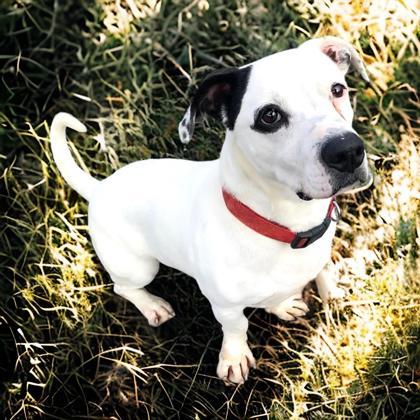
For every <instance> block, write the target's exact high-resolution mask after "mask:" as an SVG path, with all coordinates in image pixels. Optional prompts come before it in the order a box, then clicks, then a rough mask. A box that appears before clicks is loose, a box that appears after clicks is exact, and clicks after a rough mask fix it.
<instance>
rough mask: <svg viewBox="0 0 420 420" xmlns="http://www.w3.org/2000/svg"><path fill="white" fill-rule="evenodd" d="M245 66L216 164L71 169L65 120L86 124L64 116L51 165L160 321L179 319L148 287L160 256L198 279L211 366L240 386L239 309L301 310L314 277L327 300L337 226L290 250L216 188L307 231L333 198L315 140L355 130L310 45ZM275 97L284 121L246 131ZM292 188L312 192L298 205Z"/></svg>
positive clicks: (100, 244) (331, 76) (152, 319)
mask: <svg viewBox="0 0 420 420" xmlns="http://www.w3.org/2000/svg"><path fill="white" fill-rule="evenodd" d="M252 66H253V68H252V72H251V76H250V79H249V82H248V87H247V90H246V92H245V95H244V97H243V101H242V107H241V110H240V113H239V115H238V118H237V121H236V125H235V128H234V130H232V131H228V132H227V134H226V139H225V143H224V145H223V149H222V152H221V156H220V159H218V160H214V161H209V162H191V161H184V160H172V159H160V160H146V161H141V162H135V163H132V164H130V165H127V166H125V167H124V168H122V169H120V170H118V171H117V172H115V173H114V174H113V175H111V176H110V177H108V178H107V179H105V180H103V181H100V182H99V181H94V180H93V179H92V178H90V177H89V176H88V175H87V174H86V173H84V172H83V171H81V170H80V169H79V168H78V167H77V166H76V164H75V163H74V161H73V160H72V158H71V155H70V152H69V150H68V149H67V147H66V146H65V128H66V127H70V128H73V129H76V130H78V131H82V130H83V125H81V124H80V123H79V122H77V120H75V119H74V117H72V116H70V115H69V114H64V113H60V114H58V115H57V116H56V117H55V118H54V121H53V124H52V129H51V143H52V149H53V154H54V159H55V161H56V163H57V165H58V167H59V168H60V170H61V172H62V174H63V176H64V178H65V179H66V180H67V181H68V182H69V183H70V185H72V187H73V188H75V189H76V190H77V191H79V192H80V193H81V194H82V195H83V196H84V197H85V198H87V199H88V200H89V231H90V235H91V238H92V242H93V245H94V247H95V250H96V252H97V254H98V256H99V258H100V260H101V262H102V263H103V265H104V267H105V268H106V270H107V271H108V272H109V274H110V276H111V278H112V280H113V281H114V283H115V292H116V293H118V294H120V295H122V296H124V297H125V298H127V299H129V300H130V301H131V302H133V303H134V304H135V305H136V306H137V307H138V309H139V310H140V311H141V312H142V313H143V314H144V315H145V316H146V317H147V319H148V321H149V323H150V324H151V325H159V324H161V323H162V322H164V321H166V320H168V319H170V318H171V317H172V316H174V313H173V310H172V308H171V306H170V305H169V304H168V303H167V302H165V301H164V300H163V299H161V298H159V297H157V296H154V295H152V294H150V293H149V292H147V291H146V290H145V289H144V287H145V286H146V285H148V284H149V283H150V282H151V281H152V280H153V278H154V277H155V275H156V273H157V271H158V267H159V262H162V263H164V264H166V265H168V266H171V267H174V268H176V269H178V270H181V271H183V272H185V273H187V274H188V275H190V276H192V277H194V278H195V279H196V280H197V282H198V283H199V286H200V289H201V291H202V292H203V294H204V295H205V296H206V297H207V298H208V299H209V301H210V303H211V305H212V308H213V311H214V315H215V317H216V319H217V320H218V321H219V322H220V323H221V325H222V328H223V334H224V338H223V345H222V349H221V352H220V361H219V365H218V369H217V373H218V375H219V376H220V377H221V378H223V379H224V380H225V381H230V382H235V383H240V382H243V381H244V380H245V379H246V378H247V376H248V371H249V368H250V367H253V366H255V360H254V357H253V356H252V353H251V350H250V349H249V347H248V344H247V338H246V337H247V328H248V321H247V319H246V317H245V316H244V314H243V310H244V308H246V307H257V308H266V309H267V310H268V311H269V312H272V313H275V314H277V315H278V316H279V317H280V318H283V319H291V318H294V317H295V316H301V315H303V314H304V313H305V312H306V311H307V307H306V305H305V304H304V303H303V302H302V301H301V299H299V296H300V297H301V295H302V289H303V287H304V286H305V285H306V284H307V283H308V282H309V281H310V280H311V279H314V278H316V277H317V276H318V278H320V279H321V286H322V294H323V296H324V297H325V298H328V296H330V295H332V294H333V293H329V291H328V290H329V289H334V288H335V281H332V280H330V279H329V280H328V281H326V280H325V276H324V275H323V274H322V273H323V267H324V266H325V265H326V264H327V263H328V262H329V260H330V252H331V242H332V238H333V236H334V231H335V224H334V223H331V225H330V227H329V229H328V231H327V232H326V233H325V234H324V235H323V236H322V237H321V238H320V239H319V240H317V241H316V242H315V243H314V244H312V245H310V246H309V247H307V248H305V249H296V250H295V249H292V248H291V247H290V245H288V244H284V243H281V242H277V241H275V240H272V239H269V238H267V237H264V236H262V235H260V234H258V233H256V232H254V231H253V230H251V229H249V228H247V227H245V226H244V225H243V224H242V223H241V222H240V221H239V220H237V219H236V218H235V217H233V216H232V214H231V213H230V212H229V211H228V210H227V208H226V206H225V204H224V201H223V198H222V187H225V188H227V189H228V190H229V191H231V192H232V193H234V194H235V196H236V197H237V198H238V199H239V200H241V201H242V202H244V203H245V204H246V205H247V206H249V207H251V208H252V209H253V210H254V211H256V212H257V213H259V214H261V215H263V216H265V217H266V218H269V219H271V220H274V221H276V222H278V223H280V224H283V225H286V226H288V227H289V228H290V229H292V230H294V231H303V230H307V229H310V228H311V227H314V226H316V225H318V224H320V223H321V222H322V221H323V219H324V218H325V215H326V213H327V209H328V205H329V201H330V197H331V194H332V191H331V187H330V184H329V182H328V181H329V180H328V174H327V173H326V172H325V169H324V167H323V166H322V165H321V163H320V162H319V158H318V155H317V153H318V148H319V146H320V144H321V143H322V141H323V138H324V135H325V133H326V131H327V130H331V129H334V130H341V129H345V130H352V128H351V119H352V112H351V107H350V104H349V99H348V96H347V97H344V98H343V99H342V101H339V102H341V103H336V104H334V103H333V100H332V99H331V97H330V94H329V89H330V86H331V84H332V83H334V82H340V83H343V84H344V83H345V81H344V72H343V71H342V70H341V69H339V68H338V67H337V66H336V65H335V64H334V63H333V62H332V61H331V60H330V59H329V58H328V57H326V56H325V55H324V54H322V53H320V52H319V50H318V49H317V48H313V49H311V48H302V49H301V48H298V49H294V50H289V51H285V52H281V53H278V54H274V55H272V56H270V57H266V58H263V59H261V60H259V61H257V62H255V63H253V64H252ZM273 102H274V103H279V104H281V106H282V107H283V108H284V109H286V111H287V112H288V113H289V115H290V123H289V126H288V127H287V128H285V129H281V130H279V131H278V132H276V133H274V134H261V133H258V132H256V131H254V130H252V129H251V127H250V126H251V125H252V121H253V115H254V112H255V109H256V108H257V107H259V106H260V105H263V104H266V103H273ZM341 110H342V111H341ZM188 113H189V111H188ZM183 130H184V129H183V128H180V133H181V135H182V133H185V132H186V131H185V130H184V131H183ZM188 140H189V138H185V136H184V141H188ZM363 165H365V166H366V158H365V162H364V164H363ZM366 168H367V166H366ZM298 190H302V191H304V192H305V193H307V194H311V195H312V196H313V197H315V198H318V199H316V200H312V201H303V200H301V199H299V198H298V197H297V195H296V191H298Z"/></svg>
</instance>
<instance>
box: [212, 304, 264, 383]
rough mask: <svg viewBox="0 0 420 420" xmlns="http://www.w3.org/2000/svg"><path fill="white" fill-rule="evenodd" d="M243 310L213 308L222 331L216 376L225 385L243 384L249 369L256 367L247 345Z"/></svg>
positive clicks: (246, 321)
mask: <svg viewBox="0 0 420 420" xmlns="http://www.w3.org/2000/svg"><path fill="white" fill-rule="evenodd" d="M243 309H244V308H243V307H234V308H221V307H218V306H213V313H214V316H215V317H216V319H217V320H218V321H219V322H220V324H221V325H222V330H223V342H222V348H221V350H220V354H219V364H218V365H217V375H218V376H219V378H221V379H223V380H224V381H225V383H236V384H241V383H244V381H246V379H247V378H248V373H249V369H250V368H251V367H253V368H255V366H256V365H255V359H254V356H253V355H252V352H251V350H250V348H249V347H248V343H247V334H246V333H247V330H248V320H247V319H246V317H245V315H244V313H243Z"/></svg>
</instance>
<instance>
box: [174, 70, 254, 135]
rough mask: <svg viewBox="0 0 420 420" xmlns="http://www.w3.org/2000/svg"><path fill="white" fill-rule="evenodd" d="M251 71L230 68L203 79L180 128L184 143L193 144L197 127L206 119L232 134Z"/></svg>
mask: <svg viewBox="0 0 420 420" xmlns="http://www.w3.org/2000/svg"><path fill="white" fill-rule="evenodd" d="M250 71H251V66H247V67H243V68H229V69H225V70H220V71H216V72H214V73H211V74H210V75H209V76H207V77H206V78H205V79H204V81H203V82H202V83H201V85H200V86H199V88H198V89H197V92H196V93H195V95H194V97H193V99H192V101H191V105H190V106H189V107H188V109H187V112H186V113H185V115H184V117H183V118H182V120H181V122H180V123H179V126H178V132H179V137H180V139H181V141H182V142H183V143H188V142H189V141H190V140H191V137H192V135H193V132H194V126H195V123H196V122H198V121H201V120H202V118H203V117H204V116H205V115H210V116H212V117H214V118H216V119H217V120H219V121H221V122H222V123H223V124H224V125H225V126H226V128H228V129H230V130H233V127H234V126H235V121H236V118H237V116H238V114H239V111H240V109H241V103H242V98H243V96H244V93H245V90H246V86H247V84H248V78H249V73H250Z"/></svg>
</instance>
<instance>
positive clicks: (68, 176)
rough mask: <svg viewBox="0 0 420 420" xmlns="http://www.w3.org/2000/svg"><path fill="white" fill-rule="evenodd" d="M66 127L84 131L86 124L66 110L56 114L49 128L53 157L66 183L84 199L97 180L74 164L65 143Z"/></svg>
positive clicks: (88, 196) (87, 196)
mask: <svg viewBox="0 0 420 420" xmlns="http://www.w3.org/2000/svg"><path fill="white" fill-rule="evenodd" d="M66 128H71V129H73V130H76V131H78V132H80V133H85V132H86V126H85V125H84V124H82V123H81V122H80V121H79V120H77V119H76V118H75V117H73V116H72V115H70V114H67V113H66V112H60V113H59V114H57V115H56V116H55V117H54V119H53V122H52V124H51V130H50V139H51V149H52V153H53V157H54V160H55V163H56V165H57V167H58V169H59V170H60V173H61V175H62V176H63V178H64V179H65V180H66V181H67V183H68V184H69V185H70V186H71V187H72V188H74V189H75V190H76V191H77V192H78V193H79V194H80V195H81V196H83V197H84V198H85V199H86V200H89V199H90V197H91V196H92V192H93V190H94V189H95V187H96V185H97V184H98V183H99V181H98V180H96V179H95V178H93V177H92V176H90V175H89V174H88V173H87V172H85V171H84V170H82V169H81V168H80V167H79V166H78V165H77V164H76V161H75V160H74V158H73V156H72V154H71V152H70V149H69V146H68V145H67V140H66Z"/></svg>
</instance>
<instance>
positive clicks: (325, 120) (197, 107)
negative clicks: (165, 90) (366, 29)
mask: <svg viewBox="0 0 420 420" xmlns="http://www.w3.org/2000/svg"><path fill="white" fill-rule="evenodd" d="M350 65H352V66H353V67H354V68H355V69H356V70H357V71H358V72H359V73H360V75H361V76H362V78H363V79H364V80H366V81H368V76H367V74H366V70H365V68H364V66H363V63H362V60H361V59H360V57H359V55H358V54H357V52H356V51H355V49H354V48H353V47H352V46H351V45H349V44H347V43H345V42H344V41H342V40H340V39H338V38H335V37H325V38H319V39H313V40H310V41H307V42H305V43H303V44H302V45H301V46H300V47H298V48H295V49H291V50H287V51H283V52H280V53H277V54H273V55H271V56H268V57H265V58H263V59H261V60H258V61H256V62H254V63H252V64H250V65H248V66H244V67H241V68H233V69H227V70H223V71H219V72H216V73H213V74H211V75H210V76H208V77H207V78H206V79H205V80H204V82H203V83H202V84H201V85H200V87H199V88H198V90H197V92H196V94H195V96H194V97H193V100H192V102H191V105H190V107H189V108H188V110H187V112H186V113H185V115H184V117H183V119H182V121H181V123H180V125H179V134H180V137H181V140H182V141H183V142H184V143H187V142H188V141H189V140H190V139H191V136H192V133H193V130H194V125H195V122H196V121H198V120H200V119H201V118H202V117H203V116H204V115H206V114H208V115H211V116H213V117H215V118H217V119H218V120H220V121H222V122H223V124H224V125H225V126H226V128H227V138H229V140H230V141H234V142H236V143H237V145H238V147H239V148H240V150H241V151H242V153H243V155H244V156H245V158H246V159H247V160H248V161H249V163H250V164H251V165H252V166H253V167H254V169H255V170H256V171H258V173H259V174H260V175H261V176H263V177H266V178H268V179H270V180H274V181H276V182H279V183H282V184H283V185H286V186H288V187H289V188H290V189H291V190H292V191H294V192H295V193H296V194H297V195H298V196H299V197H300V198H301V199H303V200H307V199H312V198H327V197H331V196H333V195H335V194H337V193H340V192H344V191H348V190H351V189H355V188H360V187H362V186H364V185H367V184H369V183H370V181H371V179H372V175H371V174H370V172H369V169H368V165H367V158H366V153H365V149H364V146H363V142H362V140H361V139H360V138H359V136H358V135H357V133H356V132H355V130H354V129H353V128H352V119H353V110H352V107H351V104H350V98H349V94H348V87H347V84H346V81H345V75H346V73H347V71H348V69H349V67H350Z"/></svg>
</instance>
